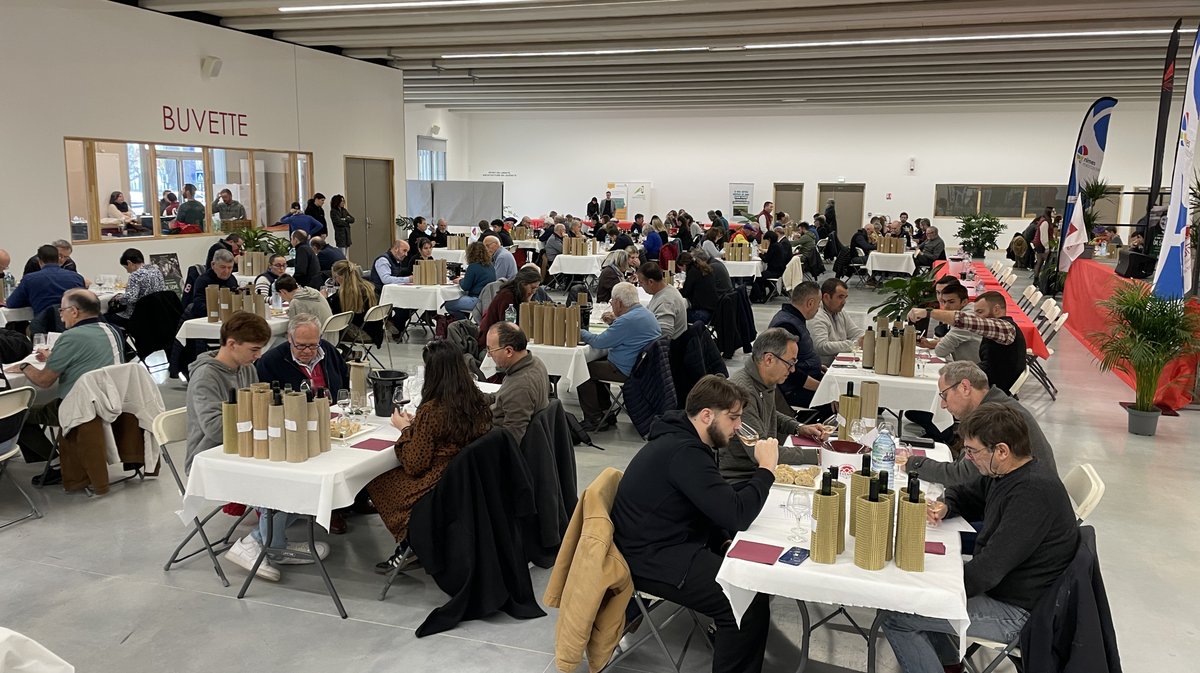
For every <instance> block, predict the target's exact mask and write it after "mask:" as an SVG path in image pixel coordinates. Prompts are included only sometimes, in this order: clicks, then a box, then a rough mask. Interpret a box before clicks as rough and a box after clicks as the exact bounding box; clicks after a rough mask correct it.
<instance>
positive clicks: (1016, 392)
mask: <svg viewBox="0 0 1200 673" xmlns="http://www.w3.org/2000/svg"><path fill="white" fill-rule="evenodd" d="M1026 350H1028V349H1026ZM1028 380H1029V364H1028V363H1026V364H1025V369H1022V370H1021V375H1020V376H1018V377H1017V380H1016V381H1013V384H1012V388H1011V392H1012V396H1013V399H1014V400H1019V399H1021V396H1020V392H1021V386H1023V385H1025V382H1026V381H1028Z"/></svg>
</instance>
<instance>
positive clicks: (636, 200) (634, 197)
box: [625, 182, 653, 220]
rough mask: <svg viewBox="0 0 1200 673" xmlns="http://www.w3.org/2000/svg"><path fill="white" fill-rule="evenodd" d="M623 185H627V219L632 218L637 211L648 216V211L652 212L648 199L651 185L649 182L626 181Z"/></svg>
mask: <svg viewBox="0 0 1200 673" xmlns="http://www.w3.org/2000/svg"><path fill="white" fill-rule="evenodd" d="M625 185H626V187H627V192H626V194H627V196H626V198H625V203H626V210H627V212H628V218H627V219H630V220H632V219H633V216H634V215H637V214H638V213H641V214H643V215H646V217H650V213H652V212H653V208H651V206H652V203H651V200H650V190H651V188H652V187H653V185H652V184H651V183H650V182H627V183H625Z"/></svg>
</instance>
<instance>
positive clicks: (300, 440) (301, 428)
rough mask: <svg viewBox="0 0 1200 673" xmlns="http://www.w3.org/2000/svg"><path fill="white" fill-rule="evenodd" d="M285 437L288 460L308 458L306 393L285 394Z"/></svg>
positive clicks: (298, 460) (301, 461)
mask: <svg viewBox="0 0 1200 673" xmlns="http://www.w3.org/2000/svg"><path fill="white" fill-rule="evenodd" d="M283 437H284V440H285V442H286V446H287V462H289V463H303V462H304V461H306V460H308V399H307V398H306V397H305V395H304V393H297V392H290V393H286V394H284V396H283Z"/></svg>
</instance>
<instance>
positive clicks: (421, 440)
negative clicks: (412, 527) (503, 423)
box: [367, 339, 492, 573]
mask: <svg viewBox="0 0 1200 673" xmlns="http://www.w3.org/2000/svg"><path fill="white" fill-rule="evenodd" d="M421 360H422V361H423V362H424V363H425V383H424V384H423V385H422V386H421V401H420V405H419V406H418V407H417V415H416V416H415V417H414V416H409V415H408V413H407V412H403V411H393V412H392V425H394V426H395V427H396V428H397V429H399V430H400V439H398V440H396V446H395V449H394V450H395V451H396V458H398V459H399V460H400V467H396V468H392V469H391V470H389V471H387V472H384V473H383V474H381V475H379V476H378V477H376V478H375V479H373V480H372V481H371V483H369V484H367V492H368V493H370V494H371V502H372V503H374V505H375V509H376V510H378V511H379V517H380V518H381V519H383V523H384V525H385V526H387V529H388V530H389V531H391V533H392V536H393V537H395V538H396V542H397V543H398V544H397V545H396V551H395V553H393V554H392V555H391V556H390V557H389V558H388V559H387V560H386V561H383V562H382V563H379V564H377V565H376V566H375V568H376V570H377V571H378V572H381V573H386V572H388V571H390V570H391V569H392V568H395V567H397V566H398V565H399V564H400V558H401V557H402V556H403V555H404V552H405V551H407V549H408V522H409V517H410V516H411V515H412V508H413V507H414V506H415V505H416V504H417V501H418V500H420V499H421V498H422V497H424V496H425V495H426V494H427V493H429V492H430V491H432V490H433V489H434V487H436V486H437V484H438V481H440V480H441V478H442V475H443V474H444V473H445V472H446V468H447V467H448V466H449V465H450V461H451V460H453V459H454V457H455V456H457V455H458V452H459V451H461V450H462V448H463V447H464V446H466V445H468V444H470V443H471V442H473V441H475V439H477V438H478V437H480V436H481V435H483V434H484V433H486V432H487V431H488V430H490V429H491V428H492V409H491V406H490V404H489V402H488V399H487V397H485V396H484V394H483V393H482V392H480V391H479V388H478V387H476V385H475V379H474V377H472V376H471V373H470V371H468V370H467V365H466V362H465V361H464V360H463V357H462V353H461V352H460V351H459V350H458V349H457V348H456V347H455V346H454V344H452V343H451V342H449V341H446V340H445V339H438V340H435V341H431V342H429V344H428V345H426V346H425V350H424V351H422V353H421Z"/></svg>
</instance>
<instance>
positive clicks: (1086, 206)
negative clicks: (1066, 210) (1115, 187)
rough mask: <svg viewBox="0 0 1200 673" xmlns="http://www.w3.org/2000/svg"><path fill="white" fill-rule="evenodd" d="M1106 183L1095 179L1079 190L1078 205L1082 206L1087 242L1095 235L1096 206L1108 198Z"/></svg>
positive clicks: (1102, 179) (1101, 179)
mask: <svg viewBox="0 0 1200 673" xmlns="http://www.w3.org/2000/svg"><path fill="white" fill-rule="evenodd" d="M1108 187H1109V185H1108V181H1107V180H1105V179H1104V178H1096V179H1095V180H1092V181H1091V182H1089V183H1087V184H1085V185H1083V188H1082V189H1080V190H1079V203H1077V204H1076V205H1080V204H1082V206H1083V226H1084V227H1086V228H1087V237H1088V240H1089V241H1090V240H1092V236H1094V235H1095V233H1094V232H1095V229H1096V225H1097V224H1100V223H1099V222H1097V221H1096V220H1097V217H1098V216H1097V215H1096V204H1098V203H1099V202H1101V201H1103V200H1104V199H1105V197H1107V196H1108Z"/></svg>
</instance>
